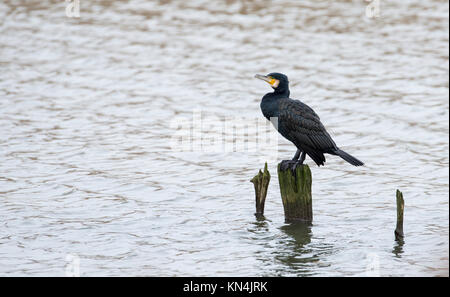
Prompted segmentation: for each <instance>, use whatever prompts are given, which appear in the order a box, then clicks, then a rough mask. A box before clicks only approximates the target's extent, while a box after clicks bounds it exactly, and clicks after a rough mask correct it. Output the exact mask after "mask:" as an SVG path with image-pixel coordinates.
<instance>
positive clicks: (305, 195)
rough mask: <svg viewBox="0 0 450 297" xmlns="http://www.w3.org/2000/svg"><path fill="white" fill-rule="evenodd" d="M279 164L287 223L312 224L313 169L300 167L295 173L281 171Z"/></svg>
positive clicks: (305, 166)
mask: <svg viewBox="0 0 450 297" xmlns="http://www.w3.org/2000/svg"><path fill="white" fill-rule="evenodd" d="M280 165H281V163H280V164H278V181H279V183H280V192H281V199H282V200H283V206H284V218H285V220H286V222H304V223H308V224H310V223H312V219H313V212H312V196H311V184H312V176H311V169H309V166H308V165H299V166H298V167H297V168H296V169H295V171H293V170H292V169H290V168H288V169H286V170H282V169H281V166H280Z"/></svg>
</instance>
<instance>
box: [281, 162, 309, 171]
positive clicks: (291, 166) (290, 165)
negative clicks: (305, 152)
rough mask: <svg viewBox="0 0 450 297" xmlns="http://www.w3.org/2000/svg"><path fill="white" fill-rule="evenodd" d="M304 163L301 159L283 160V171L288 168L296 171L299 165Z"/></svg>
mask: <svg viewBox="0 0 450 297" xmlns="http://www.w3.org/2000/svg"><path fill="white" fill-rule="evenodd" d="M301 165H303V162H300V161H299V160H283V161H281V164H280V169H281V171H285V170H287V169H291V170H292V171H295V169H297V167H298V166H301Z"/></svg>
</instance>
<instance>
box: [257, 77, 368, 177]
mask: <svg viewBox="0 0 450 297" xmlns="http://www.w3.org/2000/svg"><path fill="white" fill-rule="evenodd" d="M255 77H256V78H259V79H262V80H264V81H265V82H267V83H269V84H270V85H271V87H272V88H273V89H274V91H273V92H272V93H268V94H266V95H265V96H264V97H263V98H262V100H261V111H262V113H263V114H264V117H266V118H267V119H268V120H269V121H270V120H271V118H278V123H277V124H278V129H277V130H278V132H279V133H280V134H281V135H283V136H284V137H285V138H287V139H288V140H290V141H291V142H292V143H294V144H295V146H296V147H297V152H296V153H295V156H294V158H293V159H292V160H284V161H282V163H281V167H282V168H283V169H285V168H288V167H293V168H294V169H295V168H296V167H297V166H298V165H301V164H303V161H305V158H306V155H308V156H309V157H310V158H311V159H313V160H314V162H316V164H317V165H318V166H320V165H324V163H325V156H324V154H325V153H326V154H331V155H337V156H340V157H341V158H342V159H344V160H345V161H347V162H348V163H350V164H352V165H355V166H362V165H364V163H363V162H361V161H360V160H358V159H356V158H355V157H353V156H351V155H350V154H348V153H346V152H344V151H343V150H341V149H339V148H338V147H337V145H336V143H335V142H334V141H333V139H332V138H331V136H330V134H328V132H327V131H326V129H325V127H324V126H323V124H322V123H321V122H320V118H319V116H318V115H317V114H316V113H315V112H314V110H313V109H312V108H311V107H309V106H308V105H306V104H305V103H303V102H301V101H299V100H294V99H291V98H289V95H290V91H289V81H288V78H287V76H286V75H284V74H281V73H270V74H268V75H260V74H257V75H255ZM272 123H273V122H272ZM273 124H274V125H275V123H273ZM275 128H277V127H276V126H275Z"/></svg>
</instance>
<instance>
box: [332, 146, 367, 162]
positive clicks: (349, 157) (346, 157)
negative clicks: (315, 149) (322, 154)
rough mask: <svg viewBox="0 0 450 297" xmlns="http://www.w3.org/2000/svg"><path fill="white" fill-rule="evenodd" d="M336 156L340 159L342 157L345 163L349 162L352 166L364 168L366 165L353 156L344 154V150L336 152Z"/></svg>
mask: <svg viewBox="0 0 450 297" xmlns="http://www.w3.org/2000/svg"><path fill="white" fill-rule="evenodd" d="M334 154H336V155H338V156H339V157H341V158H342V159H344V160H345V161H347V162H349V163H350V164H352V165H354V166H362V165H364V163H363V162H361V161H360V160H358V159H356V158H355V157H353V156H352V155H350V154H348V153H346V152H344V151H343V150H340V149H337V150H335V151H334Z"/></svg>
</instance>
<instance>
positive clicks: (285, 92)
mask: <svg viewBox="0 0 450 297" xmlns="http://www.w3.org/2000/svg"><path fill="white" fill-rule="evenodd" d="M273 94H274V95H275V96H276V97H283V98H286V97H287V98H289V95H290V94H291V92H290V91H289V87H283V86H280V87H278V88H276V89H275V90H274V91H273Z"/></svg>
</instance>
